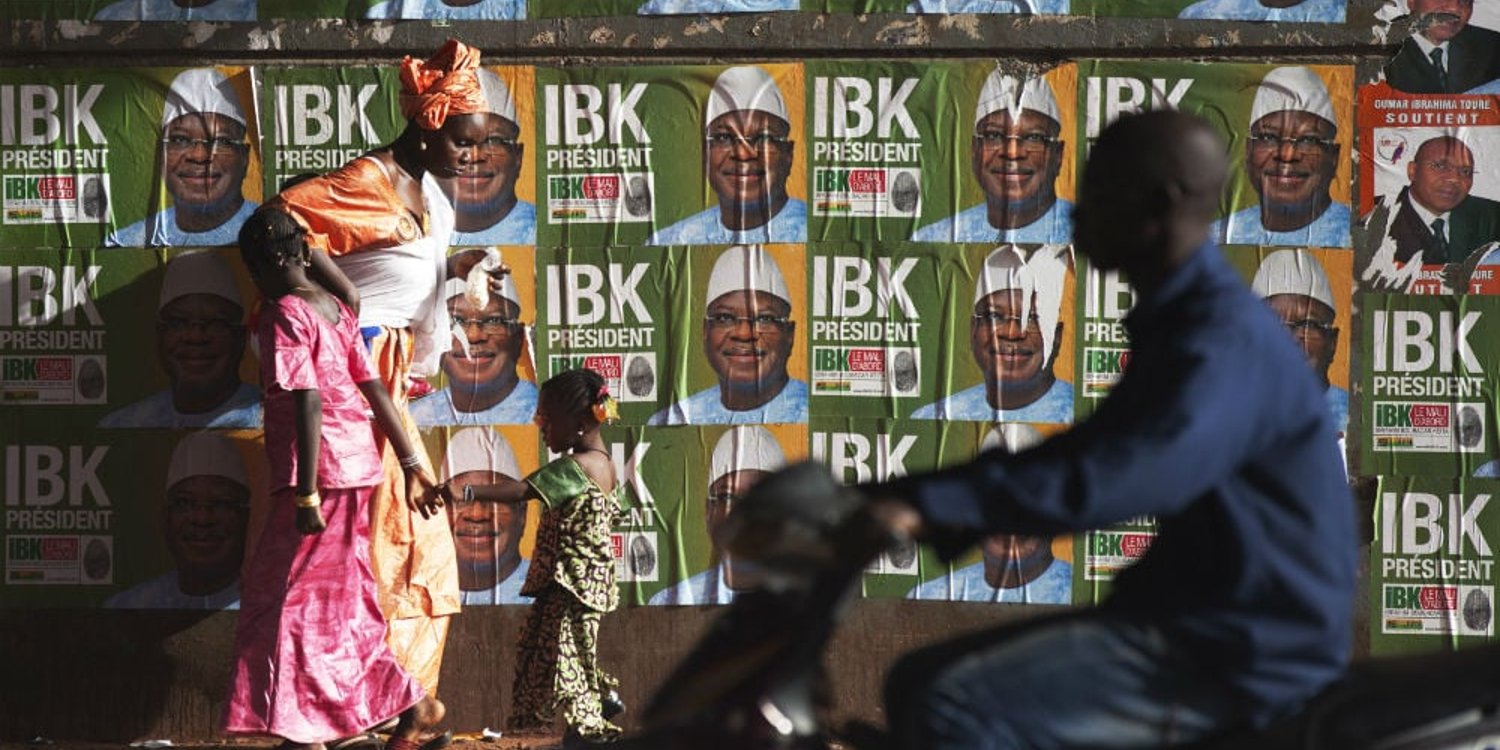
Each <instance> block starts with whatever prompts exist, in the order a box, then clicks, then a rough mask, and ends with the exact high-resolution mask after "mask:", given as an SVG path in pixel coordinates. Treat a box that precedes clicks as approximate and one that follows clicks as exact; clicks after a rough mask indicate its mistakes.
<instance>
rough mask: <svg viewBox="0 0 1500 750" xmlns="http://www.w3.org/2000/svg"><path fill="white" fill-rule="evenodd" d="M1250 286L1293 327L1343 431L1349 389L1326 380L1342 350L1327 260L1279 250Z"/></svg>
mask: <svg viewBox="0 0 1500 750" xmlns="http://www.w3.org/2000/svg"><path fill="white" fill-rule="evenodd" d="M1250 288H1251V289H1253V290H1255V293H1256V294H1258V295H1260V297H1261V298H1262V299H1264V300H1265V301H1266V304H1268V305H1270V306H1271V310H1272V311H1274V312H1275V313H1276V316H1277V317H1279V318H1281V322H1282V323H1285V324H1286V327H1287V328H1288V329H1289V330H1291V332H1292V336H1293V337H1294V338H1296V340H1297V344H1298V345H1299V346H1301V347H1302V352H1303V353H1304V354H1306V355H1307V364H1308V365H1310V366H1312V369H1313V373H1314V374H1316V375H1317V376H1318V379H1319V380H1320V381H1322V383H1323V387H1324V388H1325V389H1326V390H1325V394H1326V395H1325V398H1326V399H1327V401H1328V413H1329V414H1331V415H1332V416H1333V423H1334V426H1335V427H1337V428H1338V430H1339V432H1340V433H1342V432H1343V431H1344V429H1345V427H1346V426H1347V425H1348V424H1349V392H1348V391H1346V390H1344V389H1343V388H1339V387H1338V386H1336V385H1332V384H1331V383H1329V381H1328V368H1329V366H1330V365H1332V364H1333V357H1334V355H1335V354H1336V353H1338V347H1339V329H1338V327H1337V326H1335V325H1334V317H1335V315H1336V309H1335V303H1334V299H1333V288H1332V287H1331V286H1329V284H1328V274H1326V273H1324V271H1323V264H1322V263H1319V262H1318V259H1317V258H1316V257H1314V256H1313V254H1312V253H1309V252H1308V251H1306V250H1301V249H1297V250H1277V251H1276V252H1274V253H1271V254H1270V255H1267V256H1266V257H1265V260H1262V261H1261V262H1260V267H1259V268H1257V269H1256V271H1255V278H1254V280H1252V281H1251V282H1250Z"/></svg>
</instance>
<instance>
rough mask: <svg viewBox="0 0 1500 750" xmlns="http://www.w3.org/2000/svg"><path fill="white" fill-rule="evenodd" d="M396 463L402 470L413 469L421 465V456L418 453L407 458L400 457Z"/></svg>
mask: <svg viewBox="0 0 1500 750" xmlns="http://www.w3.org/2000/svg"><path fill="white" fill-rule="evenodd" d="M397 461H398V462H399V463H400V464H401V468H403V469H415V468H417V467H418V466H421V465H422V455H421V454H420V453H413V454H411V455H409V456H402V457H401V458H399V459H397Z"/></svg>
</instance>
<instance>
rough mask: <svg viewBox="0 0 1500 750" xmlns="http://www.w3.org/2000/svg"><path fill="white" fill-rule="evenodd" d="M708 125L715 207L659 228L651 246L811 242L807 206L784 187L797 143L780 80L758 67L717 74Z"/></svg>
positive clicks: (708, 171) (706, 159)
mask: <svg viewBox="0 0 1500 750" xmlns="http://www.w3.org/2000/svg"><path fill="white" fill-rule="evenodd" d="M703 122H704V128H703V130H704V145H703V172H704V175H705V177H706V178H707V180H708V186H709V187H710V188H711V189H712V190H713V194H714V195H715V196H716V197H717V199H718V204H717V205H715V206H710V207H709V208H707V209H705V210H703V211H701V212H699V213H697V214H694V215H692V216H689V217H688V218H686V219H683V220H682V221H679V222H677V223H676V224H673V225H671V226H669V227H667V228H665V229H662V230H659V231H657V232H656V233H655V234H653V235H651V238H650V239H649V240H647V241H646V244H648V245H715V244H719V245H728V244H749V243H764V242H805V241H807V204H806V203H804V202H803V201H800V200H797V199H796V198H792V197H791V196H789V195H787V191H786V181H787V177H789V176H790V175H791V172H792V157H793V156H794V154H795V152H796V147H797V144H796V141H794V140H793V137H792V136H793V133H792V123H791V115H789V114H788V113H787V107H786V100H785V99H783V98H782V95H781V89H780V88H778V87H777V85H776V80H775V79H773V78H772V77H771V75H770V74H769V73H767V72H766V71H764V70H762V69H761V68H757V67H755V66H753V65H745V66H740V67H734V68H730V69H728V70H726V71H724V72H723V73H720V74H719V77H718V79H717V80H715V81H714V85H713V89H711V90H710V91H709V92H708V104H707V106H706V107H705V108H704V113H703Z"/></svg>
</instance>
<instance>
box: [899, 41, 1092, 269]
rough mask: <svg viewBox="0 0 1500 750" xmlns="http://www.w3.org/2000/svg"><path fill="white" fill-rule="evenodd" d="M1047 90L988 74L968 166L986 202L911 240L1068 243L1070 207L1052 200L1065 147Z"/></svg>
mask: <svg viewBox="0 0 1500 750" xmlns="http://www.w3.org/2000/svg"><path fill="white" fill-rule="evenodd" d="M1061 133H1062V115H1061V113H1060V112H1059V110H1058V108H1057V97H1055V96H1054V95H1053V93H1052V86H1051V85H1049V84H1048V83H1047V81H1046V80H1045V79H1042V78H1028V79H1024V80H1023V79H1021V78H1017V77H1016V76H1012V75H1007V74H1005V73H1003V72H1001V71H1000V70H998V69H997V70H995V71H994V72H992V73H990V75H989V78H986V79H985V82H984V86H983V87H982V88H980V90H979V102H978V103H977V104H976V105H975V106H974V137H973V138H972V140H971V142H970V145H969V168H970V170H971V171H972V172H973V175H974V179H975V180H976V181H978V183H979V187H980V189H982V190H983V191H984V203H981V204H979V205H977V206H970V207H969V208H965V209H963V210H962V211H959V212H958V213H957V214H954V215H953V216H950V217H948V218H946V219H942V220H939V221H936V222H934V223H932V224H928V225H927V226H924V227H921V228H920V229H918V230H917V231H915V232H913V233H912V236H911V238H912V240H913V241H916V242H1024V243H1047V242H1057V243H1062V242H1071V241H1072V239H1073V219H1072V213H1073V204H1072V203H1070V202H1069V201H1066V200H1063V199H1061V198H1059V197H1058V196H1057V175H1058V173H1059V172H1060V171H1061V170H1062V164H1063V154H1064V153H1065V152H1066V146H1067V144H1066V143H1065V142H1064V141H1063V139H1062V138H1061V137H1060V136H1061Z"/></svg>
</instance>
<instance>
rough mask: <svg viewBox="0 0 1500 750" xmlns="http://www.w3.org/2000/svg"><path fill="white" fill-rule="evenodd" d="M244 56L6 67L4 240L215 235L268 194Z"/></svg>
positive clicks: (2, 105)
mask: <svg viewBox="0 0 1500 750" xmlns="http://www.w3.org/2000/svg"><path fill="white" fill-rule="evenodd" d="M254 111H255V108H254V106H253V98H252V96H251V88H250V79H249V75H248V74H247V73H246V72H245V70H244V69H243V68H231V67H216V68H215V67H206V68H188V69H183V68H141V69H123V70H122V69H113V70H111V69H107V68H97V69H96V68H89V69H76V70H67V69H62V70H47V69H21V68H12V69H9V70H4V71H0V244H4V245H6V246H9V247H99V246H110V247H161V246H198V247H204V246H216V245H227V244H230V243H232V242H233V241H234V237H235V236H236V235H237V233H238V231H239V224H240V223H241V222H242V221H243V220H244V218H245V217H246V216H248V215H249V213H250V212H251V211H252V210H254V208H255V206H256V205H258V204H259V201H260V196H261V191H260V187H259V185H260V153H259V151H260V149H259V145H258V142H259V138H258V135H257V132H256V128H255V123H254V120H253V118H252V117H251V116H250V113H253V112H254Z"/></svg>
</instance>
